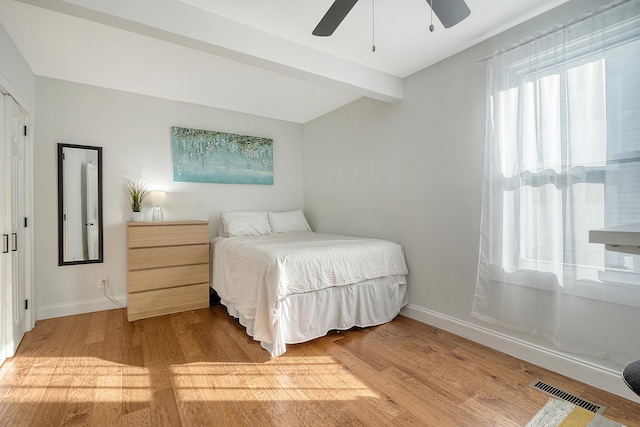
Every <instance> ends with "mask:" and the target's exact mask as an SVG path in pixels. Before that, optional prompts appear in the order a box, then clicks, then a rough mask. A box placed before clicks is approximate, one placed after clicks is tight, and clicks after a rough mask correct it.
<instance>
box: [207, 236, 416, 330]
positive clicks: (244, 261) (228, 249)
mask: <svg viewBox="0 0 640 427" xmlns="http://www.w3.org/2000/svg"><path fill="white" fill-rule="evenodd" d="M407 273H408V271H407V265H406V262H405V258H404V252H403V249H402V246H400V245H399V244H397V243H393V242H390V241H386V240H376V239H364V238H355V237H348V236H340V235H334V234H324V233H314V232H298V233H280V234H272V235H268V236H256V237H228V238H216V239H214V240H213V273H212V287H213V288H214V289H215V290H216V292H217V293H218V295H220V297H221V298H222V299H223V300H224V301H226V302H228V303H230V304H231V305H232V306H233V307H234V308H235V310H237V311H238V312H239V313H240V314H241V315H242V316H243V317H244V318H246V319H253V320H255V330H254V338H255V339H257V340H260V341H266V342H271V340H272V339H273V336H272V328H271V326H272V325H273V324H275V323H276V322H277V321H278V311H279V305H280V301H282V300H283V299H285V298H286V297H287V296H288V295H291V294H299V293H306V292H312V291H317V290H320V289H324V288H328V287H333V286H344V285H350V284H354V283H359V282H363V281H365V280H369V279H375V278H380V277H386V276H403V275H406V274H407Z"/></svg>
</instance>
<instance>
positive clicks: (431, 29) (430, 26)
mask: <svg viewBox="0 0 640 427" xmlns="http://www.w3.org/2000/svg"><path fill="white" fill-rule="evenodd" d="M434 1H435V0H430V1H429V6H431V25H429V31H431V32H432V33H433V30H435V29H436V27H434V26H433V2H434Z"/></svg>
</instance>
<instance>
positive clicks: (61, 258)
mask: <svg viewBox="0 0 640 427" xmlns="http://www.w3.org/2000/svg"><path fill="white" fill-rule="evenodd" d="M97 262H102V147H91V146H87V145H75V144H63V143H59V144H58V265H72V264H90V263H97Z"/></svg>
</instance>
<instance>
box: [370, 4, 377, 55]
mask: <svg viewBox="0 0 640 427" xmlns="http://www.w3.org/2000/svg"><path fill="white" fill-rule="evenodd" d="M375 51H376V0H371V52H375Z"/></svg>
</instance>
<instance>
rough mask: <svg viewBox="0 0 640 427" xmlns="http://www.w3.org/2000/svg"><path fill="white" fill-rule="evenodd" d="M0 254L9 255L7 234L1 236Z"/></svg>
mask: <svg viewBox="0 0 640 427" xmlns="http://www.w3.org/2000/svg"><path fill="white" fill-rule="evenodd" d="M2 253H3V254H8V253H9V235H8V234H3V235H2Z"/></svg>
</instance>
